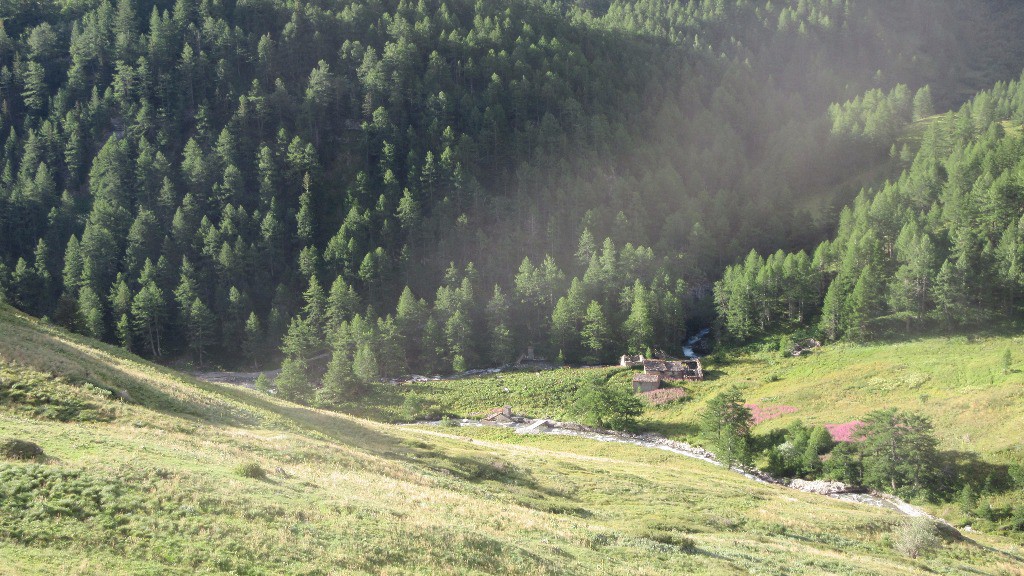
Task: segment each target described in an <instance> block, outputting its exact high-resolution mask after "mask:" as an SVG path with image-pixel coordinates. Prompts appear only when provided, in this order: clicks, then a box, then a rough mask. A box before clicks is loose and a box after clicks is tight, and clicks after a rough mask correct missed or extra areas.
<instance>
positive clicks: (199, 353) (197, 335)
mask: <svg viewBox="0 0 1024 576" xmlns="http://www.w3.org/2000/svg"><path fill="white" fill-rule="evenodd" d="M215 322H216V319H215V318H214V316H213V312H211V311H210V309H209V308H208V307H207V306H206V304H204V303H203V301H202V300H200V299H199V298H196V299H195V300H193V301H192V307H191V310H190V311H189V315H188V337H189V348H191V349H192V352H193V353H194V354H195V358H196V363H197V364H198V365H199V366H200V367H202V366H203V365H204V364H203V359H204V356H205V355H206V354H207V352H208V351H209V348H210V345H211V344H212V343H213V341H214V331H215V329H216V324H215Z"/></svg>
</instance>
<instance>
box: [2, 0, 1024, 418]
mask: <svg viewBox="0 0 1024 576" xmlns="http://www.w3.org/2000/svg"><path fill="white" fill-rule="evenodd" d="M1021 13H1022V10H1021V9H1019V8H1017V6H1016V4H1015V3H1012V2H999V1H994V0H993V1H986V2H972V3H943V5H942V6H936V5H934V3H932V2H925V1H923V0H918V1H914V2H907V3H901V4H900V5H899V6H892V5H891V3H889V2H883V1H880V0H846V1H842V2H840V1H837V0H813V1H807V0H800V1H792V2H767V1H764V2H762V1H755V2H723V1H721V0H715V1H711V0H708V1H702V2H682V1H675V2H670V1H653V0H650V1H641V2H618V1H617V2H611V3H608V2H601V1H591V2H579V3H568V2H548V3H542V2H538V1H534V0H516V1H513V2H497V1H479V2H475V3H471V2H468V1H465V0H452V1H450V2H445V3H442V2H438V1H426V0H423V1H421V2H419V3H416V4H414V3H412V2H406V1H402V2H394V1H385V2H365V3H364V2H358V1H353V2H347V1H345V2H333V1H330V2H329V1H326V0H322V1H313V2H297V1H286V0H239V1H237V2H235V1H231V0H207V1H201V2H200V1H198V0H178V1H177V2H174V3H171V2H168V1H156V2H153V1H144V0H120V1H118V2H111V1H110V0H104V1H102V2H97V1H94V0H77V1H73V0H65V1H60V2H56V1H52V0H51V1H42V2H28V1H15V2H4V4H3V6H2V7H0V133H2V134H3V136H2V137H0V141H2V145H3V147H2V150H0V230H2V232H0V238H2V239H3V243H2V244H0V285H2V286H3V288H4V292H5V293H6V294H7V297H8V299H9V300H11V301H12V302H14V303H15V304H17V305H18V306H20V307H21V308H23V309H25V310H27V311H29V312H32V313H35V314H38V315H47V316H49V317H50V318H52V319H53V320H54V321H56V322H58V323H61V324H63V325H66V326H69V327H72V328H74V329H76V330H78V331H81V332H84V333H87V334H91V335H94V336H97V337H100V338H103V339H106V340H108V341H113V342H118V343H120V344H121V345H123V346H125V347H127V348H129V349H131V350H133V351H135V352H138V353H140V354H143V355H146V356H149V357H153V358H161V359H168V358H174V357H177V356H179V355H182V354H184V353H188V354H190V355H191V357H192V358H193V359H194V360H195V361H196V362H198V363H200V364H203V363H205V362H207V361H209V359H210V358H211V357H214V358H215V359H216V360H217V361H218V362H220V363H227V364H235V365H242V364H258V363H259V361H260V360H263V359H266V358H267V357H268V352H273V351H276V350H277V349H278V347H279V345H280V343H281V338H282V336H287V337H286V338H285V341H284V352H285V354H286V355H287V356H288V357H290V358H291V359H292V361H293V362H292V365H291V368H292V371H291V373H292V374H298V373H300V372H306V371H307V370H308V367H306V366H304V362H305V360H306V359H307V358H309V357H311V356H313V355H316V354H317V353H318V352H320V351H323V350H328V349H334V350H336V351H337V350H343V351H344V352H343V353H341V354H335V356H336V357H337V361H336V362H334V363H333V364H332V366H333V368H334V370H335V371H334V372H329V373H330V374H334V375H335V377H336V378H335V380H336V381H337V382H348V381H349V380H351V379H352V378H353V377H358V378H371V377H374V376H377V375H389V374H397V373H400V372H403V371H406V370H410V369H411V370H424V371H431V370H448V369H452V368H461V367H466V366H473V365H478V364H483V363H495V362H504V361H507V360H509V359H511V358H513V357H514V356H515V355H517V354H518V352H519V351H521V350H522V349H523V348H524V347H525V346H526V345H527V344H530V343H532V344H535V345H536V346H538V347H539V348H540V349H541V350H542V351H543V352H544V353H545V354H547V355H549V356H551V357H554V356H555V355H556V354H559V353H561V354H562V355H563V357H565V358H566V359H569V360H574V361H590V360H602V359H604V358H606V357H608V356H609V355H612V354H614V353H615V352H617V351H618V350H621V349H622V348H623V347H627V346H628V347H629V348H633V349H637V350H644V349H647V348H652V347H658V346H665V347H668V346H675V345H676V344H677V343H678V341H679V338H680V336H681V326H682V320H683V319H684V318H685V316H686V310H685V306H686V303H687V301H688V298H689V292H688V288H687V286H695V285H699V284H700V283H702V282H703V281H705V279H706V278H709V277H711V278H713V277H714V276H715V275H716V273H717V271H718V270H720V268H721V267H722V266H724V264H726V263H728V262H731V261H733V260H734V259H735V258H736V257H737V256H738V255H741V254H743V253H745V252H746V251H748V250H749V249H750V248H751V247H754V248H758V249H762V250H764V249H768V248H775V247H778V246H784V247H787V248H794V249H796V248H800V247H804V246H810V245H812V244H813V243H814V242H817V241H818V240H820V238H821V237H822V235H823V234H824V233H825V232H826V231H827V230H829V229H830V227H831V217H830V212H829V210H828V209H827V208H826V209H821V205H825V206H826V207H827V205H828V204H829V202H828V200H829V199H830V196H829V195H830V194H831V193H832V192H833V191H834V190H841V189H842V186H841V185H840V184H841V183H842V182H844V181H846V179H847V178H849V177H850V176H852V175H856V174H857V173H858V172H860V171H861V170H863V168H864V166H865V165H871V164H872V163H874V162H876V161H878V160H882V161H884V160H885V158H886V156H885V151H886V150H887V149H888V147H889V144H890V143H889V142H885V139H886V138H885V135H888V134H892V133H894V131H895V130H896V128H895V127H893V126H891V125H882V126H879V125H877V123H876V125H874V126H873V127H872V128H871V129H870V130H869V129H868V128H867V127H866V126H864V127H859V128H857V126H856V120H853V121H851V123H850V124H849V125H850V126H851V127H854V128H853V130H854V132H856V133H857V134H863V133H868V135H869V137H868V138H867V139H863V141H858V140H857V138H853V139H851V138H845V137H841V135H839V134H837V135H835V136H832V135H830V126H833V125H834V122H833V119H831V118H829V117H828V114H827V111H828V109H829V105H830V104H831V103H833V102H841V101H844V100H848V99H853V98H856V97H857V96H858V95H859V94H862V93H864V92H866V91H868V90H872V89H884V90H885V91H890V90H892V91H893V92H891V94H896V96H893V97H892V98H891V99H892V100H893V102H899V103H905V102H910V107H909V108H905V109H902V108H899V106H897V108H896V109H890V110H889V111H888V114H889V115H888V116H885V115H884V114H883V116H884V117H885V122H883V124H886V123H889V122H895V123H905V122H909V121H910V120H912V119H913V115H914V114H916V115H917V116H922V115H925V114H926V113H928V112H931V108H932V107H938V108H940V109H941V108H942V107H944V106H948V105H951V104H953V103H957V102H958V101H959V99H960V98H962V94H963V93H964V91H965V90H973V89H977V88H979V87H981V86H982V85H987V84H990V83H991V82H992V80H994V79H998V78H1005V77H1007V76H1008V73H1007V69H1008V68H1017V67H1019V58H1018V56H1019V54H1020V48H1021V47H1020V43H1021V40H1020V39H1019V34H1016V33H1015V30H1016V29H1017V28H1016V26H1017V23H1018V22H1020V20H1021ZM968 69H969V70H970V73H969V74H968V73H967V70H968ZM900 84H902V86H898V85H900ZM926 84H931V89H930V91H929V90H927V89H924V90H923V91H922V90H921V88H922V87H923V86H925V85H926ZM908 98H909V100H908ZM866 99H867V97H866V96H865V97H864V100H866ZM864 100H861V101H859V102H860V103H859V104H858V101H857V100H854V101H853V104H851V105H862V104H863V101H864ZM877 100H878V98H874V99H873V100H872V102H876V101H877ZM883 100H885V101H888V99H883ZM929 101H932V102H933V103H931V104H930V103H929ZM915 103H917V104H919V105H918V106H917V110H916V112H915V110H914V108H913V105H914V104H915ZM835 110H836V109H835V108H833V112H835ZM833 116H835V114H833ZM858 129H859V132H857V130H858ZM872 135H882V136H881V137H878V138H875V137H873V136H872ZM851 140H853V141H851ZM823 193H824V196H825V201H824V202H821V200H822V195H823ZM809 196H814V197H815V198H816V199H817V202H816V203H805V202H804V200H805V199H806V198H808V197H809ZM525 257H529V258H530V260H524V258H525ZM574 278H577V279H578V280H575V281H574ZM405 286H408V287H409V290H406V291H404V292H403V287H405ZM439 287H440V288H439ZM361 352H362V353H361ZM306 375H307V376H314V375H313V374H309V373H307V374H306ZM359 375H362V376H359ZM298 380H302V379H297V380H295V381H298ZM287 381H288V379H287V378H286V379H285V380H284V382H287ZM307 392H308V391H305V392H301V391H300V392H298V393H297V395H296V396H295V397H297V398H304V397H306V396H308V394H307Z"/></svg>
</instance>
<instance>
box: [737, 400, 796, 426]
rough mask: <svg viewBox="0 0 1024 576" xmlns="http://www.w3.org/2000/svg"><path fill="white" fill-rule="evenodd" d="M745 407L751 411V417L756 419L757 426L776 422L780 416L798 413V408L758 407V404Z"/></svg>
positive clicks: (779, 406) (783, 406) (782, 406)
mask: <svg viewBox="0 0 1024 576" xmlns="http://www.w3.org/2000/svg"><path fill="white" fill-rule="evenodd" d="M745 406H746V407H747V409H749V410H750V415H751V416H753V418H754V425H755V426H757V425H758V424H760V423H762V422H767V421H769V420H774V419H776V418H778V417H779V416H782V415H785V414H792V413H793V412H796V406H785V405H778V406H768V405H766V406H758V405H757V404H746V405H745Z"/></svg>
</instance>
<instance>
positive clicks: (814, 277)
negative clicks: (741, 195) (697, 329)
mask: <svg viewBox="0 0 1024 576" xmlns="http://www.w3.org/2000/svg"><path fill="white" fill-rule="evenodd" d="M867 100H868V98H865V99H864V102H866V101H867ZM861 105H862V106H863V102H862V104H861ZM886 106H887V105H885V104H879V105H876V106H874V108H875V109H876V110H877V109H879V108H882V107H886ZM855 107H856V106H849V107H848V108H849V109H840V108H836V109H834V113H835V116H836V124H835V127H834V130H837V131H841V132H843V133H847V132H848V131H850V129H849V128H847V127H848V126H850V124H851V122H850V121H849V120H847V118H850V117H853V116H857V113H854V112H853V111H852V109H853V108H855ZM869 108H872V107H871V106H869ZM876 114H877V112H876ZM866 115H867V116H868V121H867V124H868V125H870V124H871V119H870V118H871V117H872V115H873V114H872V113H871V112H870V111H869V112H867V113H866ZM853 124H856V121H853ZM1022 124H1024V83H1022V82H1021V81H1012V82H1009V83H999V84H997V85H996V86H995V88H993V89H992V90H989V91H985V92H982V93H981V94H979V95H978V96H977V97H976V98H974V99H973V100H972V101H970V102H968V103H967V104H965V105H964V106H963V107H961V108H960V109H959V110H958V111H957V112H955V113H954V112H949V113H947V114H943V115H941V116H937V117H934V118H932V119H931V120H930V121H929V122H928V123H927V128H926V129H924V131H923V134H922V136H921V138H920V144H919V150H917V151H916V154H910V155H908V153H907V151H906V150H904V151H903V152H902V153H901V154H900V156H901V158H903V163H904V169H903V171H902V173H901V174H900V176H899V177H898V178H897V179H896V180H894V181H892V182H886V183H885V184H884V185H883V186H882V187H881V188H879V189H877V190H865V191H863V192H862V193H861V194H860V195H858V197H857V198H856V200H855V202H854V203H853V204H852V205H851V206H848V207H846V208H844V209H843V210H842V212H841V214H840V218H839V230H838V232H837V234H836V236H835V237H834V238H833V239H831V240H825V241H824V242H822V243H821V244H819V245H818V246H817V247H816V248H815V249H814V250H813V253H809V252H804V251H800V252H796V253H785V252H783V251H781V250H780V251H778V252H776V253H774V254H770V255H769V256H768V257H767V258H764V257H761V256H760V255H758V254H757V253H756V252H751V253H750V254H749V255H748V256H747V258H746V259H745V260H744V261H743V262H742V263H741V264H737V265H736V266H731V267H729V268H728V269H727V270H726V272H725V275H724V277H723V278H722V280H720V281H719V282H718V283H717V284H716V285H715V299H716V304H717V306H718V311H719V317H720V318H721V320H722V322H723V324H724V327H725V328H726V329H727V330H728V332H729V334H731V335H732V336H733V337H735V338H738V339H745V338H747V337H750V336H753V335H756V334H758V333H762V334H763V333H765V332H771V331H773V330H777V329H780V328H792V327H793V326H811V327H816V328H817V330H818V331H819V332H820V333H821V334H823V335H824V336H825V337H826V338H829V339H838V338H841V337H846V338H850V339H855V340H866V339H871V338H877V337H882V336H893V335H903V334H907V333H913V332H914V331H920V330H929V329H937V330H942V331H944V332H947V333H948V332H952V331H956V330H957V329H962V328H963V327H965V326H966V327H977V326H980V325H992V323H997V324H998V323H999V322H1000V320H1005V319H1017V318H1019V306H1020V302H1019V301H1020V294H1021V292H1022V289H1024V275H1022V273H1021V271H1022V270H1024V218H1022V217H1024V211H1022V209H1021V206H1022V201H1024V162H1022V153H1024V134H1022V132H1021V125H1022ZM853 131H854V132H855V131H856V130H853ZM894 154H895V149H894Z"/></svg>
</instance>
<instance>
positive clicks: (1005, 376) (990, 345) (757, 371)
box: [645, 336, 1024, 461]
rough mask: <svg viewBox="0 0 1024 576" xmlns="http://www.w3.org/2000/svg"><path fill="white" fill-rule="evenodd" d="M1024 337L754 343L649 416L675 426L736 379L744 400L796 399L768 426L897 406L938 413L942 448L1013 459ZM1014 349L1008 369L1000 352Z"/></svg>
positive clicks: (1022, 394)
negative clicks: (686, 398) (787, 351)
mask: <svg viewBox="0 0 1024 576" xmlns="http://www.w3.org/2000/svg"><path fill="white" fill-rule="evenodd" d="M1022 343H1024V339H1022V338H1021V337H1005V336H1003V337H996V336H990V337H979V338H971V339H968V338H966V337H955V338H942V337H932V338H922V339H919V340H913V341H908V342H898V343H879V344H872V345H855V344H835V345H830V346H826V347H824V348H822V349H820V350H818V351H816V352H814V353H813V354H811V355H809V356H804V357H799V358H793V357H783V356H782V355H781V354H779V353H778V352H776V351H775V350H770V351H749V352H747V353H744V354H740V355H737V356H736V357H735V358H732V359H730V360H729V361H728V362H726V363H720V364H715V363H713V362H711V363H709V365H708V367H707V368H708V370H707V371H708V374H709V379H708V380H707V381H706V382H703V383H699V384H697V385H694V386H691V388H692V390H693V392H694V401H693V402H690V403H687V404H674V405H669V406H662V407H656V408H653V409H651V410H650V411H648V413H647V415H646V416H645V418H646V421H647V422H648V423H650V424H651V425H652V426H654V427H663V428H664V429H666V430H671V429H672V426H673V425H677V426H678V425H685V424H686V423H690V422H694V421H695V419H696V413H697V412H698V411H699V410H700V408H701V406H702V404H703V402H702V400H704V399H706V398H708V397H710V395H713V394H714V393H717V392H718V391H719V390H721V389H723V388H726V387H728V386H737V387H738V388H740V389H741V390H742V391H743V394H744V396H745V398H746V399H747V401H748V402H749V403H751V404H757V405H761V406H773V405H775V406H792V407H794V408H796V411H795V412H792V413H789V414H785V415H783V416H780V417H779V418H777V419H773V420H770V421H768V422H765V423H764V424H762V425H761V430H768V429H772V428H776V427H781V426H785V425H787V424H788V423H790V422H792V421H793V420H795V419H798V418H799V419H802V420H803V421H804V422H805V423H813V424H836V423H843V422H849V421H852V420H856V419H858V418H863V417H864V416H865V415H866V414H867V413H868V412H870V411H871V410H875V409H878V408H887V407H899V408H902V409H910V410H915V411H918V412H922V413H924V414H926V415H928V416H930V417H931V418H932V420H933V421H934V423H935V431H936V434H937V436H938V437H939V440H940V443H941V445H942V447H943V448H945V449H948V450H970V451H973V452H977V453H979V454H982V455H983V456H985V457H988V458H995V459H998V460H1001V461H1008V460H1010V459H1012V458H1019V457H1020V456H1021V454H1022V450H1024V436H1022V435H1021V430H1022V429H1024V372H1022V370H1021V369H1022V368H1024V347H1022ZM1007 349H1009V350H1011V355H1013V354H1014V353H1016V362H1015V364H1014V366H1013V367H1012V369H1011V370H1010V372H1009V373H1004V371H1003V368H1002V356H1003V354H1004V353H1005V352H1006V350H1007Z"/></svg>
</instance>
